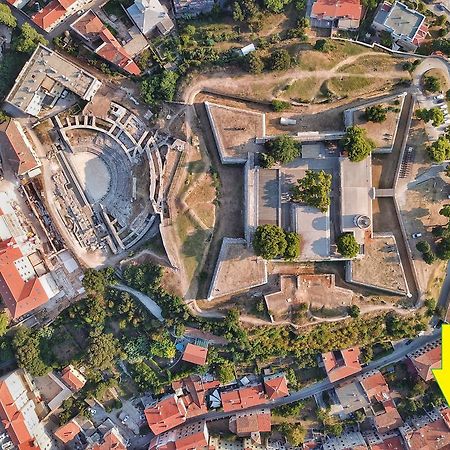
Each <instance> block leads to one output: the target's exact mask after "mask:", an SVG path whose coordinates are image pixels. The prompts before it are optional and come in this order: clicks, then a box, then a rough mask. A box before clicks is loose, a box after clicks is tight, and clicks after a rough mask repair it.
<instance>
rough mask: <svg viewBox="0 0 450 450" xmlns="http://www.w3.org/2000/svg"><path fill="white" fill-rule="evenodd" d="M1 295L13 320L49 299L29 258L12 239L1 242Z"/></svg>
mask: <svg viewBox="0 0 450 450" xmlns="http://www.w3.org/2000/svg"><path fill="white" fill-rule="evenodd" d="M0 295H1V297H2V300H3V302H4V304H5V306H6V307H7V308H8V310H9V312H10V314H11V316H12V318H13V319H18V318H19V317H21V316H23V315H24V314H26V313H29V312H30V311H32V310H33V309H35V308H37V307H38V306H41V305H43V304H44V303H46V302H47V300H48V299H49V297H48V295H47V293H46V291H45V289H44V287H43V286H42V284H41V282H40V281H39V278H38V277H37V276H36V273H35V271H34V269H33V266H32V265H31V263H30V261H29V259H28V257H26V256H24V255H23V254H22V252H21V251H20V249H19V248H18V246H17V245H16V243H15V241H14V240H13V239H12V238H11V239H8V240H6V241H0Z"/></svg>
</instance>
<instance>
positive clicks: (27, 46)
mask: <svg viewBox="0 0 450 450" xmlns="http://www.w3.org/2000/svg"><path fill="white" fill-rule="evenodd" d="M39 44H43V45H47V44H48V41H47V40H46V39H45V38H44V36H42V35H41V34H39V33H38V32H37V31H36V30H35V29H34V28H33V27H32V26H31V25H29V24H28V23H27V22H25V23H24V24H23V25H22V27H21V29H20V35H19V37H18V38H17V39H16V40H15V42H14V48H15V50H17V51H18V52H21V53H32V52H33V51H34V50H35V49H36V47H37V46H38V45H39Z"/></svg>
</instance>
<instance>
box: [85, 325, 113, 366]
mask: <svg viewBox="0 0 450 450" xmlns="http://www.w3.org/2000/svg"><path fill="white" fill-rule="evenodd" d="M119 352H120V347H119V342H118V340H117V339H116V338H115V337H114V336H113V335H112V334H110V333H103V332H95V331H93V332H91V333H90V336H89V347H88V350H87V355H86V363H87V365H88V366H89V367H90V368H92V369H98V370H106V369H110V368H111V367H113V365H114V360H115V359H116V357H117V356H118V354H119Z"/></svg>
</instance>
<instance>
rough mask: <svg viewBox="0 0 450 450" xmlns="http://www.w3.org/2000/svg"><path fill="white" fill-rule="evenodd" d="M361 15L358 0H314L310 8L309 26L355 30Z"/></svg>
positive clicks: (360, 6)
mask: <svg viewBox="0 0 450 450" xmlns="http://www.w3.org/2000/svg"><path fill="white" fill-rule="evenodd" d="M361 17H362V5H361V2H360V0H316V1H315V2H314V3H313V5H312V8H311V16H310V20H311V26H313V27H319V28H337V29H340V30H356V29H357V28H358V27H359V23H360V21H361Z"/></svg>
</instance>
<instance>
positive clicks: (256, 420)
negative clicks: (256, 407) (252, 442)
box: [230, 412, 272, 437]
mask: <svg viewBox="0 0 450 450" xmlns="http://www.w3.org/2000/svg"><path fill="white" fill-rule="evenodd" d="M233 422H234V424H233ZM230 429H231V431H232V432H233V433H236V434H237V435H238V436H240V437H244V436H249V435H250V434H252V433H269V432H270V431H271V430H272V419H271V417H270V413H266V412H264V413H262V412H255V413H249V414H242V415H238V416H236V418H235V419H234V420H232V419H230Z"/></svg>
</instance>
